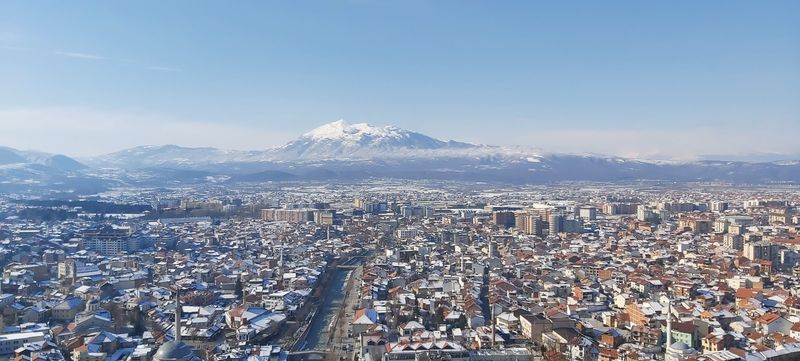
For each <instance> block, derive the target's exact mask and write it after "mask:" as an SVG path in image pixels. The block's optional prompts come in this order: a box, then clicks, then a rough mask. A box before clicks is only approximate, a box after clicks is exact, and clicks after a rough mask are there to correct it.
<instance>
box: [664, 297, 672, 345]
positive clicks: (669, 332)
mask: <svg viewBox="0 0 800 361" xmlns="http://www.w3.org/2000/svg"><path fill="white" fill-rule="evenodd" d="M670 346H672V299H671V298H667V345H666V346H665V347H664V349H667V348H669V347H670Z"/></svg>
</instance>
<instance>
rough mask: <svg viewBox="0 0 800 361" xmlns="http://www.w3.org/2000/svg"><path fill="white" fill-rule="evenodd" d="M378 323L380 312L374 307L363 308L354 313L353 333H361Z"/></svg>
mask: <svg viewBox="0 0 800 361" xmlns="http://www.w3.org/2000/svg"><path fill="white" fill-rule="evenodd" d="M376 323H378V312H377V311H375V309H372V308H362V309H360V310H358V311H356V313H355V315H353V334H354V335H360V334H361V333H363V332H364V331H366V330H367V329H369V328H370V327H372V326H373V325H375V324H376Z"/></svg>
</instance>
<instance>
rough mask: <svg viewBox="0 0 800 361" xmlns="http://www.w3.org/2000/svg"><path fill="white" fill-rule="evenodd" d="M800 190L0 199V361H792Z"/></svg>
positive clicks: (543, 188)
mask: <svg viewBox="0 0 800 361" xmlns="http://www.w3.org/2000/svg"><path fill="white" fill-rule="evenodd" d="M799 205H800V188H798V187H795V186H791V185H784V184H775V185H769V186H756V185H752V186H743V185H729V184H718V183H688V184H681V183H659V182H636V183H630V184H605V183H603V184H598V183H580V182H576V183H564V184H553V185H539V186H537V185H526V186H522V185H496V184H482V183H460V182H455V181H454V182H433V181H400V180H370V181H366V182H363V183H357V184H355V183H338V184H337V183H334V184H324V183H319V184H314V183H299V182H298V183H291V182H290V183H263V184H248V183H242V184H238V185H237V184H234V185H231V184H225V185H213V184H211V185H208V184H206V185H198V186H188V185H187V186H175V187H172V188H153V189H137V188H130V189H116V190H114V191H113V192H105V193H101V194H97V195H92V196H87V197H66V196H65V195H64V194H50V195H41V194H38V195H32V194H6V195H3V196H0V265H2V271H3V279H2V286H1V287H2V288H1V289H0V310H1V311H2V317H1V318H0V360H5V359H8V360H31V361H32V360H42V361H44V360H53V361H55V360H75V361H78V360H80V361H84V360H86V361H94V360H97V361H123V360H130V361H140V360H159V361H167V360H219V361H222V360H242V361H244V360H248V361H257V360H271V361H284V360H290V361H293V360H333V361H412V360H413V361H428V360H452V361H489V360H497V361H519V360H586V361H594V360H600V361H612V360H620V361H622V360H668V361H678V360H709V361H734V360H748V361H750V360H781V361H782V360H800V265H799V264H798V260H799V259H800V253H798V252H800V235H799V234H798V230H800V211H798V206H799Z"/></svg>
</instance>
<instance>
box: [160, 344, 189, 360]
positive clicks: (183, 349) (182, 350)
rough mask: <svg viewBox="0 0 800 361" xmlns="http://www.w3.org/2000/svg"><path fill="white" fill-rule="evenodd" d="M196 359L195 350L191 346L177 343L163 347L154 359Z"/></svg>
mask: <svg viewBox="0 0 800 361" xmlns="http://www.w3.org/2000/svg"><path fill="white" fill-rule="evenodd" d="M194 359H195V357H194V350H192V348H191V347H190V346H189V345H187V344H185V343H183V342H175V341H169V342H166V343H164V344H163V345H161V347H159V348H158V351H157V352H156V355H155V356H154V357H153V360H155V361H190V360H194Z"/></svg>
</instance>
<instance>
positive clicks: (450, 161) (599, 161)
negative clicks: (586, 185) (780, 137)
mask: <svg viewBox="0 0 800 361" xmlns="http://www.w3.org/2000/svg"><path fill="white" fill-rule="evenodd" d="M83 163H85V164H88V165H89V166H90V167H88V168H87V167H86V166H84V165H83V164H81V163H79V162H77V161H75V160H73V159H71V158H69V157H66V156H62V155H52V154H47V153H41V152H30V151H25V152H22V151H18V150H15V149H11V148H2V147H0V191H3V190H12V191H19V190H29V189H40V190H42V189H45V190H53V189H59V190H64V191H78V190H81V189H83V190H86V191H87V192H90V191H92V190H97V189H103V188H108V187H113V186H119V185H131V186H136V185H146V186H165V185H185V184H191V183H203V182H215V183H217V182H259V181H302V180H331V179H337V180H343V181H347V180H358V179H365V178H370V177H389V178H406V179H446V180H463V181H483V182H514V183H543V182H558V181H578V180H581V181H603V182H616V181H635V180H642V179H648V180H668V181H707V180H719V181H729V182H745V183H763V182H776V181H777V182H800V162H797V161H781V162H743V161H698V162H653V161H645V160H636V159H626V158H620V157H608V156H602V155H568V154H548V153H543V152H541V151H540V150H537V149H533V148H525V147H497V146H490V145H476V144H469V143H462V142H457V141H444V140H439V139H436V138H433V137H430V136H427V135H424V134H421V133H417V132H413V131H409V130H404V129H401V128H397V127H394V126H373V125H369V124H366V123H358V124H348V123H347V122H345V121H343V120H339V121H335V122H332V123H328V124H325V125H322V126H320V127H318V128H316V129H313V130H311V131H310V132H308V133H305V134H303V135H301V136H299V137H298V138H296V139H294V140H292V141H290V142H288V143H287V144H285V145H283V146H279V147H274V148H268V149H263V150H253V151H237V150H222V149H216V148H207V147H204V148H188V147H180V146H176V145H163V146H140V147H134V148H130V149H126V150H122V151H119V152H115V153H111V154H106V155H102V156H98V157H93V158H88V159H85V160H84V162H83Z"/></svg>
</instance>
